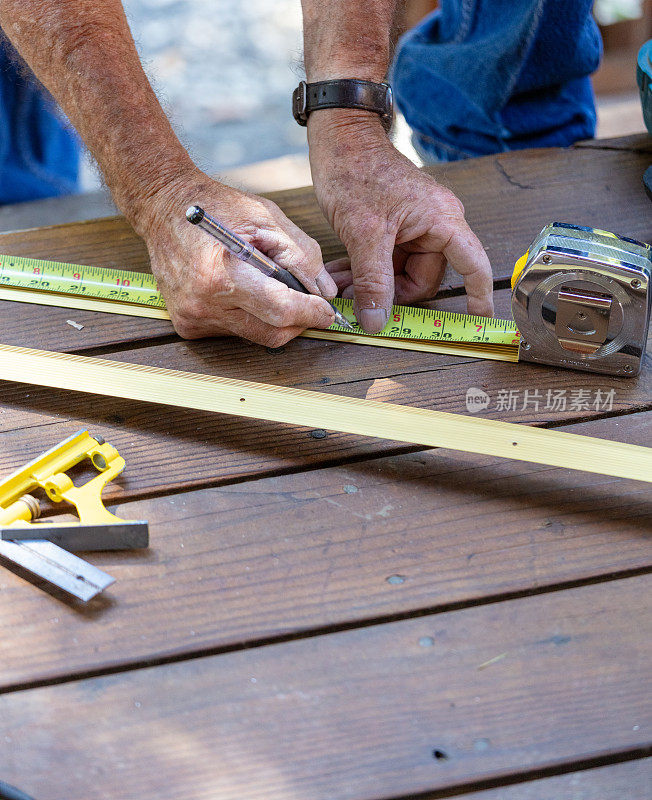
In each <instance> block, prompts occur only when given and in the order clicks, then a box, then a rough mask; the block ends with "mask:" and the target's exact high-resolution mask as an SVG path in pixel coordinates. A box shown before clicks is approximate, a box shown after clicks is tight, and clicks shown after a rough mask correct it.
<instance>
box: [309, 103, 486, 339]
mask: <svg viewBox="0 0 652 800" xmlns="http://www.w3.org/2000/svg"><path fill="white" fill-rule="evenodd" d="M308 138H309V142H310V163H311V168H312V174H313V180H314V184H315V191H316V193H317V198H318V200H319V203H320V205H321V208H322V210H323V211H324V213H325V215H326V216H327V218H328V220H329V221H330V223H331V225H332V226H333V228H334V229H335V231H336V233H337V234H338V236H339V237H340V239H341V240H342V242H343V244H344V245H345V247H346V249H347V251H348V254H349V258H348V259H340V260H338V261H335V262H332V263H331V264H329V265H327V267H328V269H329V271H330V272H331V274H332V276H333V278H334V279H335V282H336V283H337V285H338V288H339V289H340V291H342V293H343V296H344V297H354V298H355V311H356V317H357V319H358V322H359V324H360V325H361V326H362V327H363V328H364V330H365V331H367V332H368V333H377V332H378V331H380V330H382V328H384V327H385V324H386V323H387V320H388V318H389V310H390V307H391V305H392V302H396V303H403V304H410V303H414V302H417V301H420V300H427V299H430V298H432V297H434V295H435V294H436V293H437V290H438V288H439V285H440V283H441V280H442V277H443V275H444V270H445V268H446V263H447V262H448V263H449V264H450V265H451V266H452V267H453V268H454V269H455V270H456V271H457V272H458V273H459V274H460V275H461V276H462V277H463V278H464V285H465V286H466V291H467V295H468V300H467V306H468V311H469V313H470V314H479V315H482V316H492V314H493V299H492V288H493V285H492V275H491V266H490V264H489V259H488V258H487V254H486V253H485V251H484V249H483V247H482V245H481V244H480V242H479V240H478V239H477V237H476V236H475V234H474V233H473V232H472V231H471V229H470V228H469V226H468V224H467V223H466V221H465V219H464V208H463V206H462V204H461V202H460V201H459V200H458V199H457V197H456V196H455V195H454V194H453V193H452V192H451V191H450V190H448V189H446V188H445V187H443V186H441V185H440V184H438V183H437V182H436V181H435V180H433V179H432V178H431V177H429V176H428V175H426V174H425V173H423V172H421V171H420V170H419V169H418V168H417V167H416V166H415V165H414V164H412V162H410V161H409V160H408V159H407V158H405V157H404V156H403V155H401V153H399V152H398V151H397V150H396V148H395V147H394V146H393V145H392V144H391V142H390V141H389V139H388V138H387V136H386V134H385V132H384V130H383V128H382V126H381V124H380V120H379V119H378V117H377V116H376V115H374V114H370V113H369V112H364V111H352V110H344V109H332V110H324V111H316V112H314V113H313V114H311V115H310V118H309V121H308Z"/></svg>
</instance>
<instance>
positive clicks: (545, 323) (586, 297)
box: [512, 222, 652, 377]
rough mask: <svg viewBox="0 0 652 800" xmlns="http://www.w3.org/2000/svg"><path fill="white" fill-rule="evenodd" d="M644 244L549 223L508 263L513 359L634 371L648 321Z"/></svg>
mask: <svg viewBox="0 0 652 800" xmlns="http://www.w3.org/2000/svg"><path fill="white" fill-rule="evenodd" d="M651 275H652V248H651V247H650V245H648V244H644V243H642V242H637V241H635V240H633V239H626V238H621V237H619V236H616V235H615V234H613V233H608V232H606V231H601V230H597V229H594V228H584V227H579V226H576V225H567V224H563V223H560V222H552V223H550V224H549V225H546V227H545V228H544V229H543V230H542V231H541V233H540V234H539V236H537V238H536V239H535V240H534V242H533V244H532V246H531V247H530V249H529V250H528V252H527V253H526V254H525V255H524V256H523V257H522V258H521V259H519V261H518V262H517V263H516V267H515V270H514V275H513V276H512V313H513V315H514V321H515V322H516V325H517V327H518V329H519V331H520V332H521V337H522V340H521V344H520V349H519V360H522V361H534V362H537V363H540V364H554V365H557V366H561V367H567V368H571V369H579V370H587V371H591V372H602V373H606V374H609V375H622V376H624V377H625V376H627V377H629V376H634V375H637V374H638V373H639V372H640V370H641V364H642V360H643V356H644V354H645V347H646V344H647V334H648V327H649V323H650V307H651V303H652V294H651V293H650V276H651Z"/></svg>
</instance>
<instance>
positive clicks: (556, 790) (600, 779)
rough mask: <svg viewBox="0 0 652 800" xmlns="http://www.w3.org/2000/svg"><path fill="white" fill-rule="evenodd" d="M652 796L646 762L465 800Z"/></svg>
mask: <svg viewBox="0 0 652 800" xmlns="http://www.w3.org/2000/svg"><path fill="white" fill-rule="evenodd" d="M651 794H652V763H651V762H650V760H649V758H647V759H645V758H644V759H640V760H636V761H627V762H625V763H623V764H612V765H611V766H608V767H597V768H594V769H582V770H579V771H577V772H575V771H573V772H570V773H568V774H566V775H555V776H554V777H551V778H542V779H540V780H532V781H527V782H526V783H518V784H516V785H515V786H501V787H500V788H498V789H487V790H484V791H478V792H472V793H471V794H466V793H465V794H464V797H465V798H467V800H616V798H622V799H623V800H625V798H626V799H627V800H648V798H649V797H650V795H651ZM432 800H434V798H432Z"/></svg>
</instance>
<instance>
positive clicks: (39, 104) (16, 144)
mask: <svg viewBox="0 0 652 800" xmlns="http://www.w3.org/2000/svg"><path fill="white" fill-rule="evenodd" d="M79 158H80V144H79V139H78V137H77V135H76V133H75V132H74V131H73V130H72V128H71V127H70V125H69V123H67V122H66V121H65V120H64V118H63V116H62V114H61V113H60V111H59V110H58V109H57V106H56V105H55V103H54V101H53V100H52V99H51V98H50V97H49V96H48V95H47V94H46V92H45V91H44V90H43V89H42V88H41V87H39V86H38V84H37V82H36V80H35V79H34V77H33V76H32V75H31V74H30V73H29V71H28V69H27V67H26V66H25V65H24V64H23V62H21V61H20V59H19V58H18V56H17V55H16V52H15V51H14V50H13V48H12V47H11V45H10V44H9V43H8V42H7V41H6V39H5V38H4V37H3V35H2V32H1V31H0V204H2V203H18V202H21V201H23V200H36V199H38V198H42V197H54V196H56V195H61V194H70V193H73V192H75V191H76V190H77V186H78V177H79Z"/></svg>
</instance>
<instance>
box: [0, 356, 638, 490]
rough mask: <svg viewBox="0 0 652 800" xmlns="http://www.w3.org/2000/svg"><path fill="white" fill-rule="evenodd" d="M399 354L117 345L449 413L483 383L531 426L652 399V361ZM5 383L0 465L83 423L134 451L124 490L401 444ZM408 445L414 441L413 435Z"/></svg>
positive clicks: (226, 372)
mask: <svg viewBox="0 0 652 800" xmlns="http://www.w3.org/2000/svg"><path fill="white" fill-rule="evenodd" d="M243 348H249V350H248V352H252V353H253V352H254V351H256V357H255V358H252V360H251V363H248V359H247V358H246V357H245V358H243V357H242V356H243V354H245V353H246V352H247V350H246V349H243ZM334 351H335V352H334ZM360 351H364V353H363V352H360ZM390 352H391V353H392V354H393V355H391V356H389V355H385V351H382V352H381V357H380V358H379V356H378V351H377V350H374V349H373V348H369V349H366V348H362V347H357V346H355V345H341V346H338V347H336V348H334V347H333V345H332V344H331V343H328V342H307V341H304V340H301V341H296V342H294V343H292V344H290V345H288V346H287V347H286V348H285V351H284V352H283V353H276V354H272V353H269V352H267V351H264V350H263V349H262V348H254V347H253V346H248V345H244V344H242V345H241V346H240V347H239V348H236V350H235V352H234V351H233V350H232V349H231V348H230V347H228V346H225V347H223V348H216V347H215V343H214V342H181V341H179V342H173V343H170V344H166V345H161V346H153V347H147V348H142V349H136V350H128V351H124V352H120V353H114V354H112V355H111V358H112V359H115V360H126V361H133V362H135V363H143V364H147V365H152V366H160V367H168V368H172V369H183V370H187V371H192V372H198V373H208V374H216V375H221V376H224V377H237V378H242V379H252V380H258V381H263V382H269V383H274V384H282V385H289V386H298V387H303V388H312V389H318V390H319V391H323V392H330V393H336V394H341V395H347V396H352V397H361V398H368V399H373V400H385V401H391V402H396V403H404V404H407V405H414V406H422V407H426V408H433V409H439V410H444V411H448V412H451V411H452V412H461V413H466V392H467V390H468V389H469V388H471V387H478V388H481V389H483V390H484V391H486V392H487V393H488V394H489V395H490V397H491V403H490V406H489V408H488V409H487V410H486V411H484V412H482V413H483V414H485V415H486V416H489V417H495V418H499V419H502V420H506V421H518V422H525V423H528V424H551V423H558V422H561V421H566V422H568V421H576V420H581V419H588V418H591V417H595V416H601V415H604V413H605V412H609V408H608V406H609V404H610V401H608V400H607V399H606V398H607V397H609V392H611V391H612V390H613V392H614V395H613V403H612V407H611V413H613V412H618V413H625V412H631V411H637V410H641V409H645V408H649V407H650V398H652V370H650V369H649V368H647V369H645V370H644V371H643V373H642V374H641V375H640V376H639V377H638V378H635V379H625V378H622V379H621V378H611V377H609V376H599V375H592V374H590V373H577V372H573V371H570V370H563V369H559V370H557V369H552V368H547V367H539V366H535V365H531V364H519V365H514V364H509V363H500V362H490V361H481V360H478V361H472V360H469V359H462V358H456V357H449V356H434V355H433V356H428V355H427V354H408V355H406V356H405V366H401V365H400V364H399V359H401V358H402V354H403V352H404V351H400V352H399V354H398V357H397V356H396V354H395V353H394V351H390ZM367 353H368V356H367ZM349 354H350V361H349ZM412 356H414V358H413V357H412ZM429 358H432V365H433V369H431V370H428V367H429V363H428V359H429ZM367 359H368V363H366V361H367ZM383 359H385V360H386V363H384V362H383ZM415 364H416V366H414V365H415ZM349 365H350V366H349ZM435 366H437V369H434V367H435ZM526 390H527V391H528V392H529V394H528V396H527V405H526V402H525V401H526V396H525V391H526ZM597 390H600V392H601V395H600V397H599V398H598V400H599V401H600V402H596V397H597V395H596V391H597ZM510 391H511V392H514V393H517V394H516V395H514V397H517V398H518V402H514V403H511V405H510V407H509V408H506V407H505V405H506V403H504V402H503V401H502V400H500V399H499V398H508V399H509V392H510ZM563 391H565V392H566V399H567V402H566V408H562V407H557V408H556V407H554V394H553V393H555V392H563ZM579 391H583V392H585V395H584V397H585V399H587V404H586V407H585V406H584V405H581V404H580V405H578V404H577V403H576V404H575V405H573V403H572V399H573V397H576V396H577V395H576V393H577V392H579ZM1 392H2V394H1V398H2V405H1V406H0V411H2V412H3V413H0V431H2V432H3V435H2V440H1V441H0V470H2V472H3V473H4V474H6V473H8V472H10V471H12V470H13V469H16V468H17V467H18V466H20V465H21V464H23V463H24V462H25V461H26V460H28V458H30V457H34V456H36V455H37V454H38V453H40V452H41V451H42V450H44V449H45V446H44V442H47V443H48V444H49V445H50V444H56V443H57V442H58V441H60V440H61V439H63V438H65V436H68V435H70V434H71V433H73V432H74V431H76V430H78V429H79V428H80V427H90V428H91V429H92V431H95V432H97V433H100V434H101V435H103V436H104V437H105V438H106V439H107V440H108V441H112V442H114V443H115V444H116V446H118V448H119V449H121V450H123V451H124V455H125V457H126V458H127V461H128V464H129V470H128V472H127V474H126V475H125V478H124V480H123V481H121V483H120V484H119V486H121V487H122V488H121V489H119V488H117V487H116V486H112V487H111V489H110V490H109V492H108V494H107V496H109V497H113V498H120V497H124V496H125V494H124V493H125V492H126V494H127V496H130V497H132V496H134V494H137V493H142V492H151V491H157V492H161V491H168V490H171V489H178V488H182V487H183V488H190V487H192V486H205V485H208V484H217V483H219V482H222V481H225V480H226V481H232V480H236V479H238V480H239V479H242V478H248V477H251V476H256V475H263V474H269V472H270V471H275V472H276V471H283V472H287V471H297V470H299V469H303V468H307V467H314V466H317V465H323V464H325V463H333V462H334V461H336V460H342V459H358V460H360V459H363V458H365V457H367V456H369V455H371V454H377V453H387V454H389V453H390V452H395V451H396V447H397V445H396V444H392V443H388V442H385V441H380V440H373V439H365V438H362V437H355V436H350V435H347V434H341V433H337V432H331V433H328V435H326V436H322V434H318V437H321V438H315V437H314V435H313V433H311V432H310V431H309V430H307V429H303V428H297V427H292V426H285V425H280V424H274V423H268V422H265V421H257V420H246V419H242V418H234V417H228V416H222V415H215V414H210V413H203V412H195V411H185V410H183V409H173V408H169V407H168V408H161V407H159V406H156V405H149V404H146V403H136V402H132V401H124V400H119V399H114V398H109V397H106V398H105V397H97V396H92V397H90V396H86V395H83V394H78V393H69V392H68V393H67V392H59V391H52V390H48V389H42V388H37V387H31V386H19V385H12V384H9V383H3V384H2V385H1ZM535 392H538V395H536V394H534V393H535ZM548 392H550V393H551V394H550V396H549V395H548ZM153 396H155V387H153ZM537 403H538V408H537V407H536V406H537ZM605 403H606V404H607V405H606V407H605ZM546 406H548V407H546ZM46 426H47V427H46ZM44 437H45V438H44ZM398 447H399V448H400V450H401V451H405V445H398Z"/></svg>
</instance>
